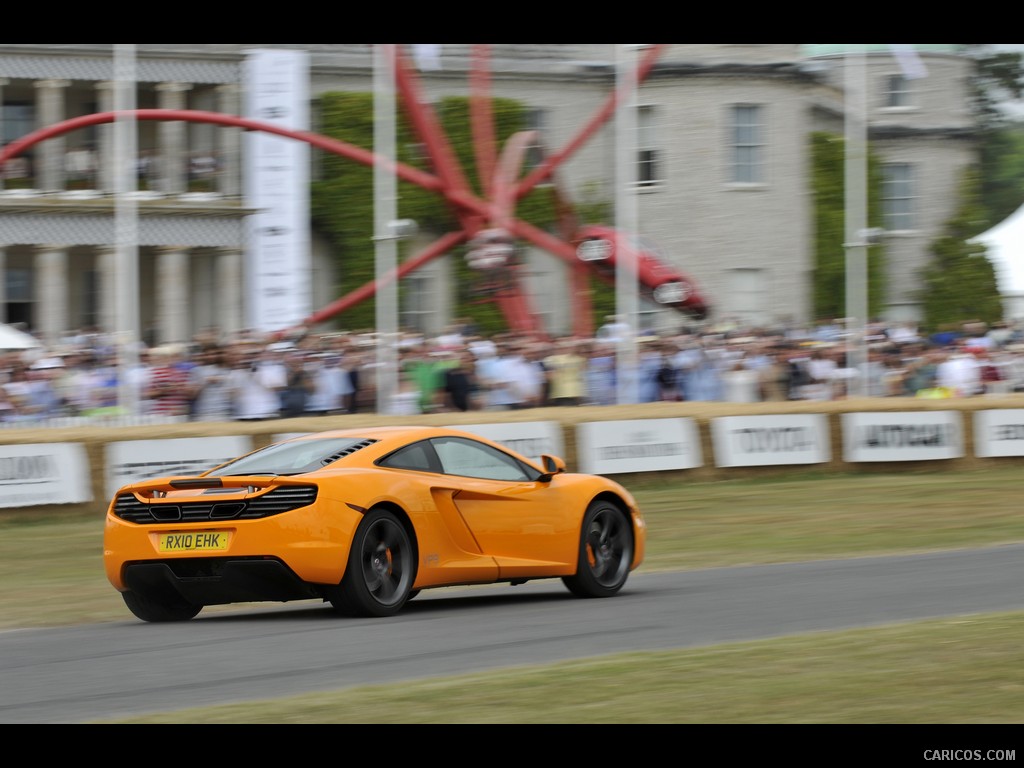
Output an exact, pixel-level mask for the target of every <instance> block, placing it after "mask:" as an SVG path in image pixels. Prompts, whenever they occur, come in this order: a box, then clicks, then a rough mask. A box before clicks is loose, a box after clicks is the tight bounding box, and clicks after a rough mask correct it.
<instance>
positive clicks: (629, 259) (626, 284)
mask: <svg viewBox="0 0 1024 768" xmlns="http://www.w3.org/2000/svg"><path fill="white" fill-rule="evenodd" d="M636 59H637V54H636V50H635V46H629V45H617V46H616V47H615V87H616V89H617V90H618V92H619V94H620V100H619V102H618V104H617V105H616V107H615V226H616V229H617V230H618V235H617V239H618V242H616V244H615V253H616V256H615V313H616V315H618V318H617V320H618V322H619V323H620V328H621V327H623V326H622V325H621V324H623V323H624V324H625V329H624V330H623V331H622V332H621V334H622V338H621V339H620V340H619V343H618V345H617V346H616V352H615V369H616V402H617V403H618V404H619V405H625V404H630V403H636V402H638V401H639V399H640V390H639V381H638V378H637V377H638V373H637V371H638V367H639V364H638V352H637V347H636V337H637V331H639V330H640V312H639V310H640V297H639V285H638V282H639V281H638V278H637V263H636V260H637V254H636V251H635V249H634V248H633V246H632V244H630V243H629V240H628V238H627V234H630V233H636V232H638V231H639V227H638V226H637V223H638V222H637V219H638V212H637V197H636V196H637V191H636V178H637V137H636V126H637V89H638V87H639V82H638V80H637V62H636Z"/></svg>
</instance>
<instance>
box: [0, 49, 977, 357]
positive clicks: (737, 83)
mask: <svg viewBox="0 0 1024 768" xmlns="http://www.w3.org/2000/svg"><path fill="white" fill-rule="evenodd" d="M255 48H260V49H274V48H294V49H301V50H305V51H307V52H308V55H309V74H310V83H309V93H310V99H311V113H312V115H313V126H312V128H313V130H314V131H315V130H316V121H315V114H316V101H317V97H318V96H319V95H320V94H323V93H325V92H329V91H371V90H373V55H372V50H371V47H370V46H368V45H355V44H351V45H327V44H310V45H301V46H300V45H258V46H257V45H247V44H201V45H200V44H195V45H187V44H182V45H155V44H139V45H137V46H135V62H136V66H135V77H134V79H135V81H136V93H135V101H136V106H137V107H138V108H140V109H143V108H164V109H197V110H206V111H214V112H222V113H227V114H233V115H238V114H241V109H242V88H243V63H244V60H245V58H246V55H247V51H250V50H251V49H255ZM917 51H918V54H919V56H920V60H921V61H922V62H923V63H924V65H925V67H926V68H927V76H926V77H922V78H916V79H912V78H910V77H909V76H908V75H907V72H906V71H905V69H904V68H901V63H900V61H899V60H898V59H897V58H896V57H894V56H893V54H892V52H891V51H890V50H889V49H888V48H887V47H886V46H872V47H869V50H868V52H867V55H866V56H865V62H866V64H865V67H866V80H865V82H866V87H865V117H866V121H867V124H868V126H869V127H868V137H869V141H870V146H871V149H872V151H874V152H876V153H878V155H879V156H880V157H881V158H882V160H883V171H884V174H885V177H884V178H885V186H884V189H885V192H884V201H883V204H884V207H885V212H886V224H885V231H886V246H887V260H888V265H889V267H888V268H889V295H888V296H886V297H885V306H886V310H885V312H886V315H887V318H886V319H890V320H893V321H904V320H914V319H916V318H917V317H918V305H917V302H916V300H915V298H914V293H915V291H916V290H917V288H918V286H919V283H918V279H917V271H918V270H919V268H920V267H921V266H923V265H924V263H925V262H926V261H927V260H928V258H929V256H928V253H927V247H928V244H929V242H930V241H931V240H932V239H933V238H934V237H935V236H936V234H937V233H938V232H939V231H940V228H941V227H942V225H943V223H944V222H945V221H946V220H947V219H948V218H949V217H950V216H951V215H952V213H953V212H954V210H955V207H956V203H957V200H956V192H957V185H958V182H959V179H960V174H961V172H962V170H963V169H964V168H965V167H967V166H968V165H970V164H971V163H972V162H973V161H974V159H975V151H976V147H975V143H974V134H973V132H972V126H973V122H972V116H971V113H970V110H969V102H968V79H969V77H970V75H971V73H972V68H973V61H972V60H971V59H970V58H969V57H968V56H967V55H965V53H963V52H962V51H961V50H959V47H958V46H952V45H922V46H917ZM629 55H634V56H635V55H636V54H635V53H633V54H630V53H629V52H628V50H627V49H626V47H625V46H616V45H610V44H579V45H575V44H565V45H553V44H536V45H532V44H496V45H492V46H491V47H490V63H489V66H490V70H491V77H490V88H491V92H492V93H493V94H494V95H495V96H501V97H505V98H511V99H516V100H520V101H522V102H523V103H524V104H526V105H527V106H528V108H529V110H530V114H531V121H532V123H533V125H532V126H531V127H533V128H536V129H537V130H539V131H540V133H541V135H542V136H543V141H544V145H545V146H546V147H547V148H548V149H549V150H555V149H558V148H562V147H564V146H565V145H566V144H568V143H569V142H570V141H572V139H573V138H574V137H575V136H576V135H577V134H578V133H579V131H580V129H581V127H582V126H583V125H584V124H585V123H586V122H587V121H588V120H589V119H590V117H591V116H592V115H594V114H595V112H596V111H597V110H598V109H600V107H601V106H602V104H604V102H605V101H606V100H607V98H608V97H609V95H610V94H611V93H612V92H613V90H614V88H615V84H616V71H617V67H616V65H617V64H618V63H621V62H622V61H623V60H624V57H627V56H629ZM848 61H849V56H848V55H846V52H845V51H844V50H843V48H842V47H840V46H828V45H797V44H731V45H730V44H676V45H671V46H669V47H668V49H667V51H666V52H665V53H664V54H663V55H662V56H661V57H660V58H659V60H658V63H657V64H656V65H655V68H654V70H653V72H652V73H651V75H650V76H649V77H648V78H647V79H646V80H645V81H644V83H643V84H642V86H641V87H640V89H639V92H638V95H637V98H636V104H637V113H636V116H635V126H636V128H635V136H634V142H633V144H632V145H631V149H630V150H629V151H630V152H631V153H633V152H635V162H636V163H637V165H638V170H637V172H636V175H635V178H636V182H635V183H634V184H633V187H632V189H631V190H630V192H629V197H630V200H631V201H632V202H633V203H634V204H635V213H636V217H635V218H636V224H637V229H638V230H639V231H640V232H642V233H643V234H644V235H645V236H646V237H649V238H650V239H651V240H653V241H654V242H656V243H657V244H658V245H659V248H660V251H661V252H662V254H663V255H664V257H665V258H666V259H667V260H668V261H670V262H671V263H672V264H674V265H675V266H677V267H678V268H680V269H681V270H683V271H684V272H686V273H687V274H689V275H691V276H692V277H693V278H694V279H695V280H696V281H697V282H698V284H699V285H700V287H701V289H702V290H703V292H704V293H706V294H707V295H708V296H710V298H711V300H712V302H713V304H714V315H713V317H712V318H711V320H710V322H735V323H738V324H756V325H764V326H767V325H776V324H788V323H799V324H805V323H810V322H814V321H815V320H817V319H818V318H814V317H812V316H811V315H812V308H811V304H810V301H811V299H810V295H811V291H810V282H811V276H812V269H813V251H814V230H813V216H812V205H813V200H812V189H811V178H810V174H811V168H810V140H809V137H810V135H811V133H812V132H814V131H817V130H829V131H833V132H835V133H836V134H837V135H840V136H841V135H842V134H843V126H844V109H845V104H844V92H843V87H844V68H845V66H846V65H847V63H848ZM473 62H474V57H473V46H470V45H454V44H452V45H444V46H441V47H440V51H439V57H438V59H437V60H436V62H435V63H434V65H433V66H430V67H425V68H423V69H422V71H420V73H419V77H420V79H421V83H422V88H423V92H424V96H425V98H427V99H429V100H435V99H438V98H441V97H443V96H447V95H462V96H466V95H468V94H469V92H470V91H469V85H468V79H469V74H470V71H471V68H472V65H473ZM113 63H114V51H113V50H112V46H110V45H99V44H73V45H32V44H11V45H3V46H0V105H2V106H0V131H2V133H0V139H2V140H3V142H4V143H5V144H6V143H8V142H10V141H13V140H15V139H17V138H20V137H22V136H24V135H26V134H28V133H30V132H31V131H33V130H36V129H37V128H41V127H45V126H50V125H53V124H56V123H58V122H60V121H63V120H68V119H71V118H75V117H79V116H84V115H89V114H93V113H96V112H104V111H109V110H111V109H112V108H113V88H112V83H113V80H114V66H113ZM114 128H115V127H114V126H113V125H109V124H108V125H95V126H91V127H87V128H83V129H82V130H77V131H73V132H70V133H67V134H63V135H61V136H56V137H53V138H50V139H48V140H46V141H44V142H41V143H39V144H37V145H36V146H35V147H34V148H33V150H32V151H31V152H30V153H27V155H26V156H19V158H17V159H16V160H15V161H12V162H11V163H9V164H8V166H7V168H6V169H5V172H4V173H3V178H2V179H0V181H2V184H3V190H2V191H0V297H2V298H3V301H2V302H0V308H2V309H0V320H3V321H6V322H21V323H25V324H26V325H27V326H29V327H30V328H32V329H33V330H35V331H36V332H37V333H39V334H41V335H42V336H44V337H45V338H46V339H47V340H50V341H56V340H58V339H59V338H60V337H61V336H62V335H64V334H66V333H68V332H71V331H74V330H75V329H80V328H83V327H97V328H99V329H101V330H113V329H114V328H115V327H116V325H115V308H116V306H117V301H118V293H119V291H120V290H121V288H120V287H119V286H121V285H122V284H124V283H125V279H124V276H123V275H121V276H120V277H119V274H118V264H117V260H116V249H115V244H116V239H115V234H116V228H117V217H116V210H115V205H114V195H113V194H112V193H113V191H114V190H115V189H116V185H115V177H114V165H113V161H112V159H113V155H114V145H113V142H114V138H113V136H114V133H113V131H114ZM136 144H137V151H138V160H137V168H136V170H137V176H136V179H137V184H138V191H136V192H135V193H134V194H133V196H132V200H133V204H134V205H135V206H136V208H137V238H136V241H137V244H138V249H137V258H138V264H137V270H136V271H137V285H138V297H137V298H138V310H139V311H138V316H139V323H140V328H139V329H138V333H139V334H140V336H141V337H142V338H143V339H144V340H145V341H147V342H148V343H162V342H167V341H182V340H187V339H189V338H191V337H192V335H193V334H195V333H197V332H199V331H202V330H204V329H209V328H214V329H217V330H219V331H221V332H222V333H230V332H234V331H238V330H240V329H242V328H244V327H246V326H247V323H248V316H247V311H246V301H247V296H246V291H245V289H244V274H245V272H246V269H247V266H246V265H247V258H248V254H247V248H246V238H245V219H246V217H247V216H250V215H251V214H252V209H251V208H250V207H248V206H247V204H246V200H245V197H244V195H243V188H244V185H243V178H242V176H243V169H244V160H245V158H244V146H245V144H244V142H243V139H242V131H240V130H239V129H237V128H224V127H220V126H215V125H208V124H196V123H187V122H176V121H173V122H172V121H163V122H157V121H148V122H144V121H140V122H139V123H138V124H137V138H136ZM621 146H622V143H621V142H620V141H617V140H616V130H615V121H613V120H612V121H609V122H608V123H607V124H606V125H605V126H604V127H603V128H601V129H600V130H599V131H598V132H597V133H596V134H595V135H594V136H593V137H592V138H591V139H590V140H589V141H587V142H586V143H585V144H584V145H583V146H581V147H580V148H579V150H578V151H577V152H575V153H574V154H573V155H572V158H571V159H570V161H569V162H567V163H566V165H565V166H563V168H562V169H561V171H560V179H559V180H560V183H561V184H562V185H563V186H564V188H565V189H566V190H567V191H568V196H569V197H570V198H571V199H572V200H576V201H582V200H591V201H592V200H595V199H596V200H601V201H604V202H606V203H608V204H609V205H611V204H612V203H613V201H614V200H615V199H616V182H615V179H616V158H617V152H619V151H621V149H620V148H621ZM311 161H312V165H313V171H312V172H313V174H314V175H315V174H316V165H317V162H318V154H317V153H316V152H315V151H314V152H313V153H312V154H311ZM434 234H436V233H434ZM422 236H423V237H427V238H430V237H432V235H431V233H424V234H423V235H422ZM311 244H312V245H311V250H312V267H311V269H312V272H313V278H312V279H311V280H310V284H311V286H312V292H313V296H312V298H311V305H312V306H313V307H314V308H320V307H324V306H326V305H328V304H330V303H331V302H332V301H334V300H335V299H336V298H337V297H338V296H341V295H344V294H346V293H348V292H349V291H351V290H353V289H355V288H358V287H359V286H358V285H354V284H352V283H351V281H348V282H347V281H346V278H345V273H344V268H343V265H342V266H341V268H339V266H338V264H337V263H336V262H337V260H336V259H335V258H334V255H333V254H332V253H331V252H330V249H329V247H328V246H327V244H326V241H325V240H324V239H322V238H318V237H317V235H316V233H315V232H314V233H313V234H312V238H311ZM407 247H415V243H414V244H412V245H409V246H407ZM452 258H455V256H454V255H452V256H448V257H445V258H442V259H437V260H434V261H433V262H431V263H430V264H428V265H426V266H425V267H424V268H423V269H421V270H419V271H417V272H415V273H413V274H411V275H410V276H408V277H407V278H405V279H406V280H407V281H411V282H415V283H416V290H413V291H408V292H407V293H408V294H409V295H410V296H411V297H412V298H411V299H410V302H413V303H414V304H415V306H403V307H401V308H400V318H401V322H402V323H403V324H404V325H406V326H412V327H416V328H417V329H419V330H421V331H424V332H426V333H431V334H436V333H440V332H441V331H442V329H444V328H445V327H446V326H447V324H448V323H449V321H450V320H451V316H452V313H453V308H452V298H453V295H454V294H453V288H452V285H451V284H452V270H451V263H450V259H452ZM528 265H529V268H528V273H529V278H528V281H529V285H530V291H529V292H530V294H531V296H532V299H533V302H534V306H535V307H537V308H538V312H539V313H540V314H542V316H543V321H544V324H545V326H546V327H547V329H548V330H549V331H550V332H551V333H555V334H561V333H566V332H567V331H568V329H569V328H570V326H571V322H570V321H571V318H570V317H569V314H570V312H571V303H570V302H569V301H568V300H567V297H566V290H567V289H566V285H567V275H566V271H567V267H566V264H565V263H564V262H562V261H560V260H558V259H556V258H554V257H552V256H550V255H549V254H546V253H544V252H541V251H531V252H530V253H529V254H528ZM119 281H120V282H119ZM642 312H643V313H644V314H645V319H644V323H645V324H646V325H649V326H651V327H655V328H658V329H667V328H672V327H676V326H678V324H679V323H680V322H683V320H682V318H680V316H678V315H675V314H674V313H672V312H669V311H666V310H664V309H661V308H658V307H656V306H648V305H646V304H645V305H643V306H642Z"/></svg>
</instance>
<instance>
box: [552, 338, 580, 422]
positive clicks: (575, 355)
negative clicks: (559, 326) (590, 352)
mask: <svg viewBox="0 0 1024 768" xmlns="http://www.w3.org/2000/svg"><path fill="white" fill-rule="evenodd" d="M578 350H579V342H578V341H577V340H576V339H574V338H564V339H559V340H558V341H557V342H555V350H554V352H553V353H552V354H550V355H548V356H547V357H546V358H544V367H545V369H546V371H547V379H548V398H549V402H550V404H551V405H580V404H581V403H582V402H583V400H584V398H585V397H586V394H587V380H586V370H587V359H586V358H585V357H583V355H581V354H579V351H578Z"/></svg>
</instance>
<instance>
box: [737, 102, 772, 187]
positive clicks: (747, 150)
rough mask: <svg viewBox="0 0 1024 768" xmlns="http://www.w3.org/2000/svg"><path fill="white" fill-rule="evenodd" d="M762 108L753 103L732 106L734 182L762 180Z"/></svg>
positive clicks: (752, 182)
mask: <svg viewBox="0 0 1024 768" xmlns="http://www.w3.org/2000/svg"><path fill="white" fill-rule="evenodd" d="M763 111H764V110H763V109H762V108H761V107H760V106H757V105H755V104H736V105H734V106H733V107H732V137H731V138H732V177H731V181H732V182H733V183H734V184H760V183H762V182H763V181H764V170H763V163H764V159H763V156H764V125H763Z"/></svg>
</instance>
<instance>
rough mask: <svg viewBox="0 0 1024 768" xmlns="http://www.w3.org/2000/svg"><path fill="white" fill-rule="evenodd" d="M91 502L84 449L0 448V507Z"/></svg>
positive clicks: (44, 446)
mask: <svg viewBox="0 0 1024 768" xmlns="http://www.w3.org/2000/svg"><path fill="white" fill-rule="evenodd" d="M92 500H93V496H92V481H91V479H90V472H89V457H88V455H87V454H86V452H85V446H84V445H80V444H78V443H38V444H29V445H0V507H32V506H38V505H40V504H78V503H80V502H84V501H92Z"/></svg>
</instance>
